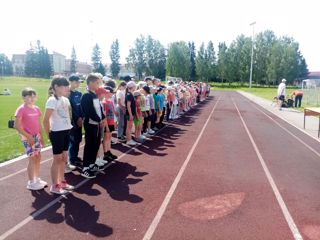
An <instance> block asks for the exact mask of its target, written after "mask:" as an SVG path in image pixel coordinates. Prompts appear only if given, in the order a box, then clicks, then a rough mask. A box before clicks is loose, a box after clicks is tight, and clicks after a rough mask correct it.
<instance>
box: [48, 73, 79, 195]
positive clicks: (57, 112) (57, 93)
mask: <svg viewBox="0 0 320 240" xmlns="http://www.w3.org/2000/svg"><path fill="white" fill-rule="evenodd" d="M51 88H52V91H53V96H50V97H49V98H48V100H47V103H46V111H45V114H44V119H43V126H44V129H45V132H46V134H47V136H48V138H49V139H50V141H51V144H52V152H53V161H52V165H51V178H52V186H51V188H50V192H52V193H55V194H65V193H66V192H67V191H72V190H73V189H74V187H73V186H71V185H69V184H68V183H67V182H66V180H65V178H64V168H65V165H66V163H67V160H68V148H69V133H70V129H71V128H72V125H71V118H70V108H71V107H70V102H69V100H68V98H66V96H68V94H69V82H68V80H67V79H66V78H65V77H62V76H54V77H53V79H52V81H51Z"/></svg>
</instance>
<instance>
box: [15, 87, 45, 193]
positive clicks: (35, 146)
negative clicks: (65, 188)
mask: <svg viewBox="0 0 320 240" xmlns="http://www.w3.org/2000/svg"><path fill="white" fill-rule="evenodd" d="M21 95H22V98H23V102H24V103H23V104H22V105H21V106H19V107H18V108H17V110H16V113H15V117H16V119H15V124H14V126H15V129H16V130H17V131H18V133H19V134H20V136H21V141H22V144H23V146H24V148H25V152H26V154H27V156H28V159H29V163H28V168H27V171H28V178H29V181H28V183H27V189H29V190H40V189H43V188H44V187H45V186H47V183H46V182H45V181H43V180H41V179H40V178H39V169H40V160H41V154H40V151H41V147H42V146H44V144H43V137H42V133H41V123H40V116H41V112H40V109H39V108H38V107H37V106H36V105H35V101H36V95H37V94H36V92H35V90H33V89H32V88H26V89H24V90H23V91H22V93H21Z"/></svg>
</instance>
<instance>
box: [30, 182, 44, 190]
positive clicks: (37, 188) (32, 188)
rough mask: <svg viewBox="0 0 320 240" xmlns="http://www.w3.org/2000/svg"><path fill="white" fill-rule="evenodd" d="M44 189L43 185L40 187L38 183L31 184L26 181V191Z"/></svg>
mask: <svg viewBox="0 0 320 240" xmlns="http://www.w3.org/2000/svg"><path fill="white" fill-rule="evenodd" d="M43 188H44V185H42V184H41V183H40V182H32V181H28V184H27V189H29V190H33V191H37V190H41V189H43Z"/></svg>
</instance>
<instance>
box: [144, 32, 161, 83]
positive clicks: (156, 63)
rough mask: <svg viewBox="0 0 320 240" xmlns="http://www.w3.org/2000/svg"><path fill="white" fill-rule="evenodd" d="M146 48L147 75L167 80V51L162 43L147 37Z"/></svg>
mask: <svg viewBox="0 0 320 240" xmlns="http://www.w3.org/2000/svg"><path fill="white" fill-rule="evenodd" d="M145 44H146V46H145V51H146V52H145V53H146V75H149V76H154V77H156V78H160V79H165V77H166V51H165V48H164V46H162V44H161V43H160V41H158V40H155V39H153V38H152V37H151V36H148V37H147V40H146V43H145Z"/></svg>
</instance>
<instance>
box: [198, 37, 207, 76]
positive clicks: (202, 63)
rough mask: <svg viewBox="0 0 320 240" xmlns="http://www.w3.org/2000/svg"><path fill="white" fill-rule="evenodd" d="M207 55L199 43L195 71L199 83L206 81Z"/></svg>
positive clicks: (202, 45)
mask: <svg viewBox="0 0 320 240" xmlns="http://www.w3.org/2000/svg"><path fill="white" fill-rule="evenodd" d="M206 59H207V53H206V50H205V46H204V43H201V45H200V49H199V51H198V55H197V58H196V70H197V75H198V77H199V79H200V80H201V81H206V80H208V79H207V72H208V65H207V61H206Z"/></svg>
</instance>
